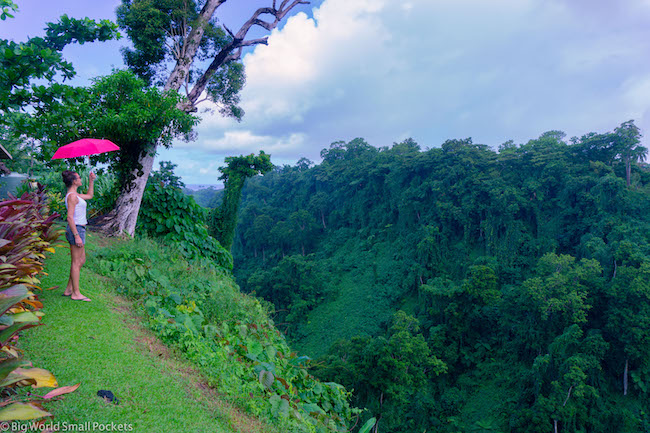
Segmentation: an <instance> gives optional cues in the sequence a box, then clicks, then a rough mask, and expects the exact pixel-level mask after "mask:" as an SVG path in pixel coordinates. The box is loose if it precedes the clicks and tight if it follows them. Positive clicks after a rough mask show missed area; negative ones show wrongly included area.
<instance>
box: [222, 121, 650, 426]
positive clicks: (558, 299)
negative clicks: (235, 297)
mask: <svg viewBox="0 0 650 433" xmlns="http://www.w3.org/2000/svg"><path fill="white" fill-rule="evenodd" d="M635 134H636V135H635ZM638 137H639V135H638V130H637V129H635V127H634V125H633V123H631V122H626V123H624V124H622V125H621V126H620V127H619V128H617V129H616V130H614V131H613V132H608V133H604V134H595V133H591V134H587V135H585V136H583V137H580V138H574V139H572V140H571V141H565V140H564V136H563V134H562V133H560V132H557V131H551V132H548V133H545V134H543V135H542V136H540V137H539V138H537V139H534V140H530V141H529V142H528V143H525V144H522V145H515V144H514V143H512V142H509V143H505V144H504V145H502V146H501V147H500V148H499V150H498V152H497V151H494V150H492V149H490V148H489V147H487V146H485V145H478V144H474V143H473V142H472V141H471V139H467V140H448V141H447V142H445V143H443V144H442V146H441V147H440V148H433V149H429V150H425V151H423V150H421V149H420V146H418V145H417V144H416V143H415V142H413V141H412V140H406V141H404V142H402V143H398V144H395V145H394V146H393V147H391V148H375V147H373V146H371V145H369V144H368V143H366V142H365V141H364V140H362V139H355V140H352V141H351V142H349V143H344V142H337V143H334V144H332V145H331V146H330V148H329V149H325V150H323V151H322V153H321V156H322V157H323V162H322V163H321V164H318V165H314V164H313V163H310V162H309V161H306V160H302V161H300V162H299V163H298V164H297V165H296V166H293V167H289V166H285V167H282V168H277V169H276V170H275V171H274V172H273V173H271V174H268V175H266V176H264V177H258V178H255V179H252V180H250V181H249V182H248V183H247V186H246V188H245V189H244V192H243V199H242V206H241V213H240V223H239V226H238V228H237V238H236V240H235V243H234V247H233V254H234V259H235V267H234V271H235V275H236V277H237V280H238V282H239V284H240V285H241V286H242V287H243V288H244V289H245V290H246V291H248V292H251V293H255V294H256V295H257V296H261V297H263V298H265V299H266V300H268V301H269V302H271V303H273V305H274V307H275V310H276V314H275V321H276V323H278V326H280V327H281V328H282V329H284V330H285V331H286V333H287V336H288V338H289V340H290V341H291V344H293V345H294V346H295V347H298V348H299V349H300V350H302V351H304V352H305V353H307V354H309V355H310V356H318V357H320V358H319V359H318V361H319V365H320V366H321V368H320V369H319V371H318V373H317V375H318V376H319V377H321V378H323V379H324V380H336V381H338V382H340V383H342V384H344V385H345V386H347V387H348V388H350V389H354V396H353V402H354V403H355V404H356V405H358V406H359V407H365V408H367V409H368V415H367V416H371V415H372V416H375V417H377V418H378V419H379V421H378V429H377V430H378V431H390V432H391V433H394V432H421V431H424V430H426V431H439V432H457V431H508V432H548V431H553V430H554V429H555V431H562V432H580V431H592V432H608V431H625V432H645V431H648V429H649V428H650V427H649V426H650V418H649V417H648V413H650V407H649V406H648V402H649V401H650V399H649V398H648V397H649V395H648V392H650V388H649V387H648V386H647V383H648V381H650V363H649V362H650V361H649V360H650V352H648V348H650V286H649V285H648V282H647V281H648V276H650V275H649V274H648V272H650V195H649V193H650V189H649V187H650V171H648V169H647V167H646V166H645V165H643V164H640V163H637V162H636V161H637V160H638V158H639V157H640V156H642V155H644V153H643V152H641V153H638V151H639V147H635V146H637V144H638ZM635 151H637V154H636V155H637V156H633V155H634V152H635ZM405 420H408V421H407V422H405Z"/></svg>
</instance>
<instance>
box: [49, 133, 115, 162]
mask: <svg viewBox="0 0 650 433" xmlns="http://www.w3.org/2000/svg"><path fill="white" fill-rule="evenodd" d="M114 150H120V148H119V147H117V145H116V144H115V143H113V142H112V141H111V140H106V139H103V138H101V139H99V138H82V139H81V140H77V141H73V142H72V143H70V144H66V145H65V146H61V147H59V148H58V149H57V151H56V152H54V156H53V157H52V159H63V158H76V157H78V156H88V155H97V154H99V153H105V152H113V151H114Z"/></svg>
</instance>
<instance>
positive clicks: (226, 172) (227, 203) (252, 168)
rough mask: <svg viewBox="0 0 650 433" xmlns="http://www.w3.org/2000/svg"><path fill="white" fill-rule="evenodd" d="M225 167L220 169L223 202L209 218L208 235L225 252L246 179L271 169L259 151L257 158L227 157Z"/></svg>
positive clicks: (262, 152) (230, 243)
mask: <svg viewBox="0 0 650 433" xmlns="http://www.w3.org/2000/svg"><path fill="white" fill-rule="evenodd" d="M226 164H227V166H226V167H223V168H221V169H220V170H221V173H222V175H221V177H220V178H219V179H221V180H223V183H224V186H225V192H224V196H223V202H222V203H221V206H219V207H218V208H215V209H214V211H213V212H212V215H211V217H210V223H209V228H210V234H211V235H212V236H213V237H214V238H215V239H217V240H218V241H219V243H220V244H221V245H222V246H223V247H224V248H225V249H227V250H230V247H231V246H232V241H233V238H234V237H235V227H236V226H237V211H238V210H239V201H240V200H241V190H242V188H243V187H244V182H245V181H246V179H247V178H249V177H252V176H255V175H256V174H264V173H267V172H269V171H271V169H272V168H273V164H271V157H270V156H269V155H267V154H265V153H264V151H261V152H260V154H259V156H255V155H254V154H250V155H247V156H229V157H227V158H226Z"/></svg>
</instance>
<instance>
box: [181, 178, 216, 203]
mask: <svg viewBox="0 0 650 433" xmlns="http://www.w3.org/2000/svg"><path fill="white" fill-rule="evenodd" d="M183 193H185V194H187V195H191V196H192V197H194V201H196V203H197V204H198V205H199V206H203V207H207V208H210V209H213V208H215V207H216V206H217V203H220V202H221V196H222V194H223V184H216V185H215V184H211V185H209V184H202V185H197V184H191V185H185V188H183Z"/></svg>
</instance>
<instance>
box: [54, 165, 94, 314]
mask: <svg viewBox="0 0 650 433" xmlns="http://www.w3.org/2000/svg"><path fill="white" fill-rule="evenodd" d="M61 177H63V183H64V184H65V186H66V187H67V188H68V193H67V194H66V196H65V207H66V209H67V210H68V217H67V220H68V229H67V230H66V232H65V237H66V239H67V240H68V242H69V243H70V257H71V259H72V260H71V262H70V279H69V280H68V285H67V286H66V288H65V292H63V294H64V295H65V296H70V299H72V300H74V301H86V302H90V299H89V298H87V297H86V296H84V295H82V294H81V292H80V291H79V271H80V270H81V267H82V266H83V265H84V263H85V262H86V249H85V247H84V244H85V243H86V224H87V222H88V221H87V220H86V200H90V199H91V198H93V186H94V183H95V178H96V177H97V176H95V173H90V176H88V180H89V182H88V192H87V193H86V194H79V193H78V192H77V188H79V187H80V186H81V177H79V175H78V174H77V173H75V172H74V171H70V170H66V171H64V172H63V173H62V174H61Z"/></svg>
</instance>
